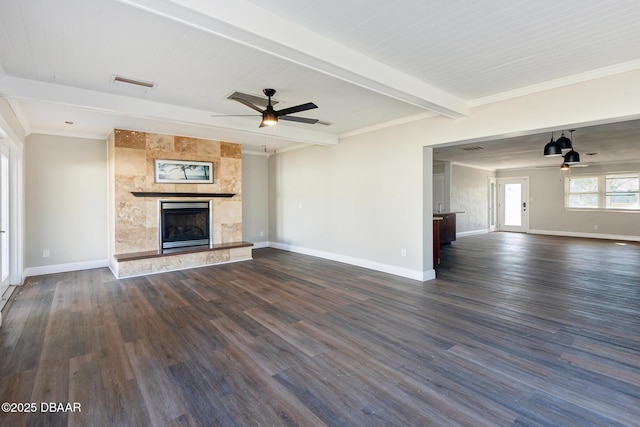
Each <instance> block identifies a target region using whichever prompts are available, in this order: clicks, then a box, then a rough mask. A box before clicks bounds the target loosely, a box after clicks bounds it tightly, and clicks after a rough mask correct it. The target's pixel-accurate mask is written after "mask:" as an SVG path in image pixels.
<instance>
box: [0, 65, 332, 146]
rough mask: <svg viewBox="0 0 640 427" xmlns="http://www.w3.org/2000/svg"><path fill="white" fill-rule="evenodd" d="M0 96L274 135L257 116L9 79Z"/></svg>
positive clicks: (281, 134)
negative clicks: (224, 113) (217, 113)
mask: <svg viewBox="0 0 640 427" xmlns="http://www.w3.org/2000/svg"><path fill="white" fill-rule="evenodd" d="M0 97H4V98H8V99H15V100H22V101H32V102H39V103H47V104H55V105H63V106H67V107H76V108H82V109H86V110H91V111H98V112H102V113H109V114H113V115H119V116H126V117H136V118H140V119H147V120H152V121H157V122H165V123H178V124H183V125H191V126H197V127H201V128H202V127H205V128H210V129H224V130H229V131H233V132H238V133H242V134H250V135H259V136H265V137H266V136H271V135H272V134H273V129H272V127H263V128H259V127H258V125H259V123H260V120H259V117H256V118H255V120H250V119H246V118H240V117H219V118H213V117H211V116H212V112H211V111H204V110H198V109H194V108H187V107H181V106H177V105H171V104H165V103H162V102H155V101H149V100H146V99H140V98H133V97H129V96H123V95H117V94H112V93H105V92H99V91H95V90H88V89H81V88H77V87H71V86H65V85H60V84H53V83H47V82H41V81H36V80H28V79H22V78H18V77H11V76H4V77H1V78H0ZM277 128H278V129H277V137H278V138H279V139H283V140H290V141H296V142H304V143H308V144H319V145H336V144H338V137H337V136H336V135H332V134H329V133H326V132H319V131H315V130H311V129H309V130H307V129H301V128H298V127H293V126H277Z"/></svg>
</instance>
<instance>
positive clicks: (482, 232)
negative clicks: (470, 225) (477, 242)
mask: <svg viewBox="0 0 640 427" xmlns="http://www.w3.org/2000/svg"><path fill="white" fill-rule="evenodd" d="M487 233H489V230H487V229H486V228H483V229H481V230H471V231H463V232H457V233H456V237H464V236H474V235H476V234H487Z"/></svg>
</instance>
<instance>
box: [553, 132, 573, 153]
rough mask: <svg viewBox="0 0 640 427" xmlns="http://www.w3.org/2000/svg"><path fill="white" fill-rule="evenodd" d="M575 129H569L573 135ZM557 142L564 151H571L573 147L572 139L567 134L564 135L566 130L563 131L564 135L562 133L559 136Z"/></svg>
mask: <svg viewBox="0 0 640 427" xmlns="http://www.w3.org/2000/svg"><path fill="white" fill-rule="evenodd" d="M573 131H574V129H572V130H570V131H569V132H571V136H573ZM557 143H558V144H559V145H560V149H561V150H562V152H563V153H566V152H568V151H571V150H572V148H573V146H572V145H571V140H570V139H569V138H567V137H566V136H564V131H562V135H560V138H558V141H557Z"/></svg>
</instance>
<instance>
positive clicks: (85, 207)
mask: <svg viewBox="0 0 640 427" xmlns="http://www.w3.org/2000/svg"><path fill="white" fill-rule="evenodd" d="M107 224H108V221H107V143H106V141H104V140H97V139H83V138H72V137H63V136H52V135H39V134H32V135H29V136H28V137H27V140H26V144H25V229H26V233H25V247H26V260H25V267H26V268H30V267H39V266H46V265H59V264H69V263H79V262H88V261H98V260H102V261H104V260H106V259H107ZM44 249H48V250H49V251H50V257H49V258H43V256H42V251H43V250H44Z"/></svg>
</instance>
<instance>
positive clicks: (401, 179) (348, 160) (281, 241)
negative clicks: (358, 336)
mask: <svg viewBox="0 0 640 427" xmlns="http://www.w3.org/2000/svg"><path fill="white" fill-rule="evenodd" d="M418 141H419V139H418V140H414V141H408V140H404V141H403V139H402V138H401V137H399V135H398V132H397V131H395V130H391V129H387V130H382V131H378V132H374V133H370V134H365V135H360V136H355V137H352V138H348V139H345V140H343V141H342V142H341V143H340V144H339V145H337V146H333V147H322V146H312V147H308V148H303V149H299V150H294V151H289V152H284V153H279V154H277V155H275V156H272V157H271V158H270V165H269V166H270V176H269V182H270V207H271V211H270V215H269V217H270V226H271V227H270V231H269V235H270V239H271V241H272V242H274V244H275V246H276V247H281V248H284V249H290V250H295V251H300V252H303V253H311V254H314V255H319V256H324V257H327V258H332V259H338V260H341V261H345V262H349V263H352V264H356V265H361V266H366V267H370V268H374V269H378V270H381V271H388V272H393V273H394V274H399V275H404V276H409V277H415V278H419V277H420V278H421V277H422V274H423V248H422V240H423V236H422V228H423V219H422V210H423V193H422V191H423V188H422V187H423V186H422V180H423V170H422V165H423V147H422V145H423V144H420V143H418ZM429 159H431V156H429ZM429 171H430V172H431V167H429ZM428 194H429V198H430V197H431V186H430V184H429V188H428ZM429 204H430V203H429ZM403 249H404V252H403ZM403 254H405V255H404V256H403ZM428 268H429V269H430V268H431V266H430V265H429V267H428Z"/></svg>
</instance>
